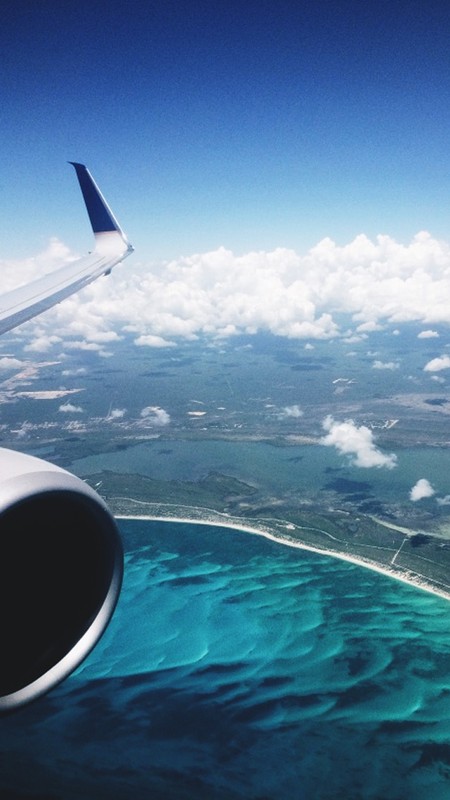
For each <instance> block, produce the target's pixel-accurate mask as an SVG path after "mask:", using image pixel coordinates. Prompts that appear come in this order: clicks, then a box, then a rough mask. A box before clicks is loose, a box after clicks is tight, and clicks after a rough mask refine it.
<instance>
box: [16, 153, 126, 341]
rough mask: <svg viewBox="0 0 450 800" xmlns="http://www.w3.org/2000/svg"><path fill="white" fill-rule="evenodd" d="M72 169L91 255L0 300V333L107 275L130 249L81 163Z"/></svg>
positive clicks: (74, 164)
mask: <svg viewBox="0 0 450 800" xmlns="http://www.w3.org/2000/svg"><path fill="white" fill-rule="evenodd" d="M69 163H70V164H72V165H73V167H74V168H75V171H76V173H77V177H78V181H79V184H80V188H81V192H82V194H83V198H84V202H85V204H86V209H87V212H88V216H89V219H90V222H91V226H92V230H93V232H94V239H95V247H94V250H93V251H92V253H89V255H87V256H84V257H83V258H79V259H76V261H71V262H69V264H64V266H62V267H59V268H57V269H56V270H54V271H53V272H51V273H49V274H48V275H43V276H42V278H38V279H37V280H35V281H33V282H32V283H28V284H27V285H26V286H21V287H19V288H18V289H13V291H11V292H7V293H6V294H4V295H3V296H1V297H0V334H2V333H5V332H6V331H9V330H11V329H12V328H16V327H17V326H18V325H21V324H22V323H23V322H26V321H27V320H29V319H32V318H33V317H35V316H37V315H38V314H41V313H42V312H43V311H46V310H47V309H48V308H51V307H52V306H54V305H56V304H57V303H60V302H61V300H64V299H65V298H66V297H69V296H70V295H71V294H74V293H75V292H78V291H79V290H80V289H82V288H83V287H84V286H87V284H88V283H91V282H92V281H95V280H96V278H98V277H100V275H108V274H109V273H110V272H111V270H112V268H113V267H114V266H115V265H116V264H119V263H120V261H123V259H124V258H126V257H127V256H128V255H130V253H132V252H133V247H132V246H131V244H130V243H129V242H128V239H127V237H126V236H125V234H124V232H123V231H122V229H121V227H120V225H119V223H118V222H117V220H116V218H115V216H114V214H113V213H112V211H111V209H110V208H109V206H108V204H107V202H106V200H105V198H104V197H103V195H102V193H101V191H100V189H99V188H98V186H97V184H96V183H95V181H94V179H93V177H92V175H91V174H90V172H89V170H88V169H87V168H86V167H85V166H84V164H78V163H77V162H73V161H71V162H69Z"/></svg>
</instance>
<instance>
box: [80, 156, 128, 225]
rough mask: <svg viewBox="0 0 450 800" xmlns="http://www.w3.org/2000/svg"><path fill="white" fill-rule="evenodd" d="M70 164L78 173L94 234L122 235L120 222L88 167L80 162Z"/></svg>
mask: <svg viewBox="0 0 450 800" xmlns="http://www.w3.org/2000/svg"><path fill="white" fill-rule="evenodd" d="M68 163H69V164H72V166H73V167H74V168H75V171H76V173H77V178H78V182H79V184H80V189H81V192H82V195H83V198H84V202H85V204H86V209H87V212H88V215H89V219H90V222H91V225H92V230H93V231H94V234H96V233H105V232H107V231H119V232H120V233H121V230H120V226H119V224H118V222H117V221H116V220H115V218H114V215H113V213H112V211H111V209H110V208H109V206H108V204H107V202H106V200H105V198H104V197H103V195H102V193H101V191H100V189H99V188H98V186H97V184H96V183H95V181H94V179H93V177H92V175H91V174H90V173H89V170H88V169H87V167H85V165H84V164H80V163H79V162H78V161H69V162H68Z"/></svg>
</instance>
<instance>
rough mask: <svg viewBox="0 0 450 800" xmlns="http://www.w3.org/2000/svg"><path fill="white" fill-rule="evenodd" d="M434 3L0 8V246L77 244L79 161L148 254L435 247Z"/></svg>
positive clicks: (442, 94) (19, 0) (447, 108)
mask: <svg viewBox="0 0 450 800" xmlns="http://www.w3.org/2000/svg"><path fill="white" fill-rule="evenodd" d="M449 33H450V9H449V7H448V4H447V3H446V2H434V1H433V0H431V2H427V3H425V2H414V1H410V2H402V0H398V1H396V2H392V0H391V1H390V2H384V1H383V0H377V2H370V0H369V2H360V1H356V0H348V1H347V0H341V2H326V0H318V2H307V3H306V2H283V0H281V2H280V1H279V2H265V1H264V0H259V2H252V1H251V0H250V2H246V3H242V2H234V1H233V0H231V1H230V2H226V3H219V2H199V1H198V0H191V1H190V2H185V0H177V1H176V2H171V0H165V2H151V1H148V2H143V1H142V0H131V2H129V3H127V4H124V3H118V2H114V1H111V0H110V2H105V1H104V0H97V1H96V2H94V3H92V2H86V0H78V2H72V0H63V2H60V3H55V2H50V1H49V0H40V2H39V3H31V2H25V0H15V2H14V3H13V2H9V3H7V4H6V8H3V17H2V26H1V31H0V39H1V42H0V96H1V98H2V117H3V125H2V168H1V171H0V213H1V217H2V223H3V224H2V226H1V227H2V231H1V234H0V253H1V254H2V256H3V257H12V258H14V257H23V256H26V255H30V254H33V253H35V252H39V251H40V250H42V249H43V247H44V246H45V244H46V243H47V241H48V239H49V237H50V236H53V235H56V236H58V237H59V238H60V239H61V240H62V241H64V242H65V243H66V244H68V245H69V246H70V247H72V248H74V249H77V250H79V249H81V250H83V249H85V247H84V246H85V244H86V246H87V244H88V243H89V242H90V237H89V229H88V227H87V225H86V218H85V216H84V209H83V207H82V205H81V204H80V198H79V195H78V189H77V186H76V183H75V179H74V175H72V173H71V171H70V170H71V168H69V167H68V166H67V164H66V161H67V160H80V161H83V162H85V163H86V164H87V165H88V166H89V168H90V169H91V171H92V173H93V174H94V176H95V177H96V178H97V180H98V182H99V183H100V185H101V187H102V189H103V191H104V193H105V195H106V196H107V198H108V199H109V200H110V202H111V205H112V207H113V209H114V211H115V212H116V214H117V216H118V217H119V219H120V220H121V221H122V222H123V225H124V227H125V229H126V230H127V232H128V234H129V236H130V238H131V240H132V241H133V243H134V244H135V247H136V250H137V255H136V256H135V258H139V259H140V260H142V261H145V262H147V263H151V262H152V261H161V260H165V259H171V258H176V257H178V256H181V255H185V256H187V255H190V254H192V253H195V252H197V253H199V252H205V251H208V250H214V249H216V248H217V247H219V246H220V245H224V246H225V247H226V248H229V249H231V250H233V251H234V252H235V253H237V254H239V253H245V252H248V251H250V250H271V249H273V248H275V247H277V246H281V247H289V248H293V249H295V250H296V251H297V252H299V253H303V252H305V251H306V250H307V249H308V248H310V247H312V246H314V245H315V244H316V243H317V242H319V241H320V240H321V239H323V238H324V237H326V236H330V237H331V238H333V239H334V240H335V241H336V242H337V243H338V244H341V245H343V244H345V243H347V242H350V241H352V240H353V239H354V237H355V236H356V235H357V234H359V233H361V232H364V233H365V234H367V235H368V236H369V237H370V238H373V237H375V236H376V235H377V234H379V233H386V234H389V235H390V236H392V237H394V238H396V239H398V240H399V241H401V242H408V241H409V240H410V239H411V237H412V236H413V235H414V234H415V233H417V231H419V230H422V229H426V230H429V231H430V232H431V233H432V235H433V236H435V237H437V238H444V239H447V240H448V239H449V238H450V146H449V145H450V48H449V47H448V40H449Z"/></svg>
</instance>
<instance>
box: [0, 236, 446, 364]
mask: <svg viewBox="0 0 450 800" xmlns="http://www.w3.org/2000/svg"><path fill="white" fill-rule="evenodd" d="M72 258H73V254H71V253H70V252H69V251H68V250H67V248H65V246H64V245H63V244H61V243H60V242H58V241H57V240H52V242H51V243H50V245H49V247H48V248H47V250H46V251H45V252H44V253H42V254H40V255H39V256H37V257H36V258H35V259H28V260H27V261H24V262H21V263H13V262H3V263H2V264H1V269H2V276H3V277H2V281H3V286H4V287H5V289H8V288H12V286H13V285H17V284H18V283H21V282H23V281H26V280H30V279H31V278H34V277H36V275H38V274H42V272H43V271H44V267H45V268H46V269H47V271H49V270H50V269H52V268H53V267H54V266H55V265H56V263H57V262H59V261H61V259H62V260H71V259H72ZM134 259H136V256H134ZM342 314H346V315H349V318H350V319H351V320H352V326H353V333H354V332H355V331H356V332H359V333H367V332H370V331H371V330H377V329H378V328H379V327H380V325H383V324H384V323H386V322H390V323H394V324H399V323H401V322H407V321H418V322H421V323H423V324H424V325H427V326H429V325H432V324H437V323H439V322H448V320H449V319H450V244H449V243H447V242H442V241H437V240H436V239H433V238H432V237H431V236H430V235H429V234H428V233H425V232H422V233H419V234H417V235H416V236H415V237H414V238H413V239H412V241H411V242H410V243H409V244H408V245H403V244H399V243H398V242H396V241H395V240H393V239H392V238H390V237H389V236H378V237H377V239H376V240H375V241H371V240H369V239H368V238H367V237H366V236H364V235H360V236H357V237H356V239H354V241H352V242H351V243H350V244H347V245H344V246H340V245H337V244H336V243H335V242H333V241H332V240H331V239H324V240H323V241H321V242H319V243H318V244H317V245H316V246H315V247H313V248H312V249H311V250H310V251H309V252H307V253H306V254H305V255H299V254H297V253H295V252H294V251H292V250H287V249H283V248H278V249H276V250H274V251H272V252H263V251H261V252H252V253H247V254H245V255H239V256H238V255H234V254H233V253H232V252H230V251H229V250H226V249H225V248H219V249H218V250H216V251H213V252H209V253H203V254H195V255H192V256H189V257H185V258H179V259H177V260H175V261H171V262H169V263H167V264H163V265H159V266H156V267H155V266H153V267H148V266H145V265H143V264H138V263H136V262H133V261H132V260H130V261H127V262H125V263H124V264H123V265H122V266H120V267H118V268H116V269H115V270H114V272H113V274H112V275H111V276H110V277H109V278H108V279H101V280H99V281H96V282H95V283H94V284H92V285H91V286H90V287H88V288H87V289H86V290H85V291H84V292H82V293H81V294H79V295H75V296H74V297H72V298H70V299H69V300H66V301H65V302H64V303H63V304H62V305H60V306H58V307H57V308H56V309H55V310H53V311H51V312H49V313H48V314H46V315H45V317H43V318H41V320H40V321H39V331H38V332H37V333H36V336H35V337H34V340H33V347H34V348H36V349H38V348H40V349H41V350H42V351H44V350H45V349H49V348H50V347H51V346H52V345H53V344H55V343H57V342H58V339H59V337H61V336H67V335H70V336H72V337H75V339H76V341H75V342H74V346H79V347H83V346H86V344H88V345H90V346H91V347H93V346H95V347H96V348H97V349H98V350H99V351H102V350H103V349H104V348H105V347H107V346H108V345H109V344H110V343H113V342H114V340H115V339H116V338H117V335H118V332H119V333H120V329H124V330H126V331H129V332H131V333H132V334H134V335H135V341H136V343H137V344H139V345H141V346H144V347H145V346H147V347H165V346H170V345H173V343H174V341H175V340H176V339H179V338H185V339H191V338H195V337H197V336H199V335H201V334H207V335H212V336H222V337H224V336H231V335H233V334H235V333H238V332H246V333H255V332H256V331H260V330H267V331H271V332H272V333H274V334H277V335H279V336H287V337H291V338H299V339H324V338H330V337H334V336H336V335H349V333H350V332H349V331H348V330H342V329H340V327H339V325H340V324H341V323H339V319H340V317H339V315H342ZM56 329H57V334H58V336H57V338H54V337H55V330H56ZM51 333H53V338H52V336H51V335H50V334H51ZM434 335H435V332H434V331H433V330H432V329H431V328H429V327H428V328H427V330H426V331H424V334H423V336H424V337H426V336H428V337H431V336H434ZM379 368H381V367H379ZM384 368H392V367H391V366H389V367H387V366H386V365H384Z"/></svg>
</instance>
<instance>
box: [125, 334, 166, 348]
mask: <svg viewBox="0 0 450 800" xmlns="http://www.w3.org/2000/svg"><path fill="white" fill-rule="evenodd" d="M134 343H135V344H137V345H138V347H174V346H175V342H169V341H167V339H163V337H162V336H153V335H152V334H147V335H146V336H138V338H137V339H135V340H134Z"/></svg>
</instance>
